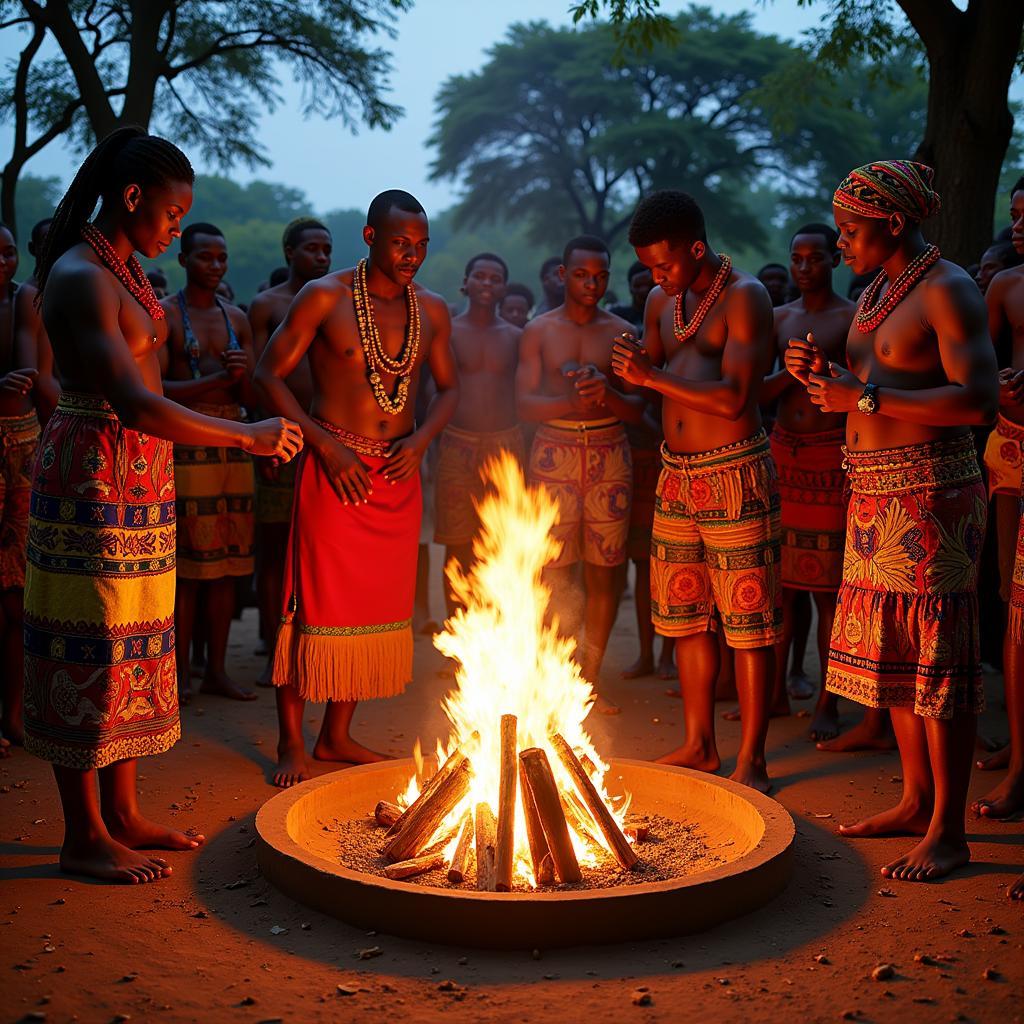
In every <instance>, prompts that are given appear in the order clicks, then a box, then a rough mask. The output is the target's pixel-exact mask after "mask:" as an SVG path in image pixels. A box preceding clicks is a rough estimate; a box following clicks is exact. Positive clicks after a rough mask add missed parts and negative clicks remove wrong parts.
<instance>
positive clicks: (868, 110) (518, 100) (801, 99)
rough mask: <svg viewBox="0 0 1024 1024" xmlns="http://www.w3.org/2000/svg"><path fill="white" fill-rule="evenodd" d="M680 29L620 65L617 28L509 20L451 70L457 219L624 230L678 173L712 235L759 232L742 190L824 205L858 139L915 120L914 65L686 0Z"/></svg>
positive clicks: (555, 230)
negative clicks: (825, 44) (787, 33)
mask: <svg viewBox="0 0 1024 1024" xmlns="http://www.w3.org/2000/svg"><path fill="white" fill-rule="evenodd" d="M673 28H674V30H675V32H676V36H677V39H678V42H677V43H676V44H675V45H671V46H669V45H664V44H661V43H656V44H655V45H654V46H653V47H652V48H651V49H650V51H649V52H646V53H642V54H638V55H637V56H636V57H635V59H634V60H633V61H632V62H631V63H630V64H629V65H628V66H624V67H617V66H616V65H615V63H614V60H615V52H616V29H615V28H614V26H610V25H606V24H595V25H589V26H587V27H586V28H584V29H582V30H580V31H572V30H568V29H554V28H551V27H550V26H549V25H547V24H546V23H533V24H529V25H514V26H513V27H512V28H511V29H510V30H509V33H508V36H507V38H506V39H505V40H504V41H502V42H500V43H498V44H497V45H496V46H494V47H493V48H492V49H491V50H490V51H489V59H488V61H487V63H486V64H485V65H484V67H483V68H481V69H480V70H479V71H478V72H475V73H472V74H468V75H456V76H453V77H452V78H449V79H448V80H447V81H446V82H445V83H444V84H443V85H442V87H441V90H440V92H439V95H438V101H437V102H438V110H439V118H438V122H437V126H436V129H435V133H434V135H433V137H432V139H431V142H432V144H433V145H434V146H435V147H436V149H437V157H436V159H435V161H434V164H433V165H432V174H433V176H434V177H435V178H452V179H461V181H462V183H463V184H464V186H465V190H464V195H463V199H462V202H461V203H460V205H459V207H458V210H457V223H458V224H459V225H460V226H473V225H479V224H483V223H488V222H490V221H491V220H492V219H494V218H498V217H501V218H504V219H506V220H515V221H516V222H525V223H526V225H527V229H528V232H529V237H530V238H531V239H532V240H534V241H535V242H537V243H539V244H540V243H543V244H544V245H545V246H556V247H557V246H558V245H559V244H560V243H561V242H562V241H564V239H565V238H566V237H567V236H568V235H570V234H575V233H577V232H579V231H587V232H593V233H595V234H598V235H602V236H603V237H605V238H606V239H608V240H609V241H611V242H613V243H614V242H615V240H616V239H617V238H619V237H621V235H622V233H623V232H624V228H625V227H626V225H627V224H628V219H629V215H630V212H631V210H632V207H633V205H634V203H635V201H636V198H637V196H638V195H639V194H641V193H643V192H646V191H649V190H651V189H655V188H664V187H677V188H685V189H686V190H687V191H689V192H691V193H692V194H693V195H694V196H695V198H696V199H697V200H698V202H700V203H701V205H702V206H703V207H704V210H705V213H706V214H707V217H708V221H709V223H710V224H711V225H712V230H713V232H714V236H715V238H716V239H720V240H722V241H724V242H725V243H727V244H730V245H732V246H734V247H735V246H736V245H752V246H754V247H758V246H762V245H765V244H766V242H767V240H768V234H769V233H768V228H767V225H766V224H765V223H764V222H763V221H762V220H760V219H758V218H754V217H752V216H751V215H750V210H749V209H748V204H747V203H746V202H745V199H744V197H745V196H747V195H748V194H749V193H750V191H751V189H753V188H754V187H755V186H760V187H771V188H773V189H774V190H775V191H776V192H777V193H778V194H779V197H780V203H781V204H782V206H783V209H780V210H779V211H777V218H776V219H785V217H786V215H787V213H790V212H793V211H799V210H804V209H807V208H810V207H813V208H815V209H820V208H821V207H822V206H824V207H825V208H826V209H827V202H826V200H827V197H828V196H829V195H830V194H831V189H832V187H833V186H834V184H835V182H836V181H838V180H839V178H840V177H841V176H842V174H844V173H845V172H846V171H847V170H848V169H849V168H850V167H851V166H854V165H856V164H858V163H861V162H863V159H864V154H865V153H878V152H886V153H890V152H893V151H894V149H893V147H898V148H897V149H896V150H895V151H903V152H906V151H907V148H908V147H910V145H911V142H916V139H917V138H918V137H919V135H920V131H921V125H922V121H923V109H924V86H923V83H922V82H921V80H920V78H919V77H918V76H917V74H916V72H915V71H914V70H913V69H907V68H903V69H902V70H899V71H894V72H893V74H894V75H896V76H899V77H900V78H901V83H900V88H892V87H890V86H888V85H883V84H882V83H880V82H875V81H874V79H873V78H872V74H871V72H872V70H873V69H872V68H871V67H870V66H869V65H865V64H864V63H860V64H856V65H855V66H854V69H853V70H852V71H851V73H850V74H849V75H848V76H846V77H844V78H843V79H842V80H841V81H833V80H832V79H831V78H829V77H827V76H825V75H824V74H822V73H821V72H820V71H819V70H818V69H817V68H816V67H815V65H814V64H813V62H811V61H810V60H809V59H808V57H807V55H806V54H805V53H804V51H803V50H801V49H800V48H798V47H796V46H794V45H792V44H789V43H786V42H783V41H781V40H779V39H777V38H776V37H774V36H762V35H760V34H758V33H757V32H756V31H754V29H753V27H752V23H751V18H750V16H749V14H740V15H734V16H728V17H726V16H719V15H715V14H714V13H713V12H712V11H711V10H710V9H709V8H707V7H697V6H694V7H691V8H690V9H689V10H688V11H686V12H684V13H682V14H680V15H679V16H678V17H677V18H676V19H675V20H674V22H673Z"/></svg>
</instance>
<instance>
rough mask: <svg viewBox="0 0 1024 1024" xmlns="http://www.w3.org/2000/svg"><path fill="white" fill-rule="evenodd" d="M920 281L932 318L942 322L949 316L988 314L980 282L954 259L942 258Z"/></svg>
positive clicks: (983, 316)
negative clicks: (979, 287)
mask: <svg viewBox="0 0 1024 1024" xmlns="http://www.w3.org/2000/svg"><path fill="white" fill-rule="evenodd" d="M921 283H922V285H923V286H924V287H923V288H922V289H921V292H922V298H923V302H924V308H925V312H926V314H927V315H928V316H929V318H930V319H932V320H934V321H936V322H938V323H940V324H941V323H942V322H943V321H944V320H947V319H956V320H958V321H960V320H963V319H964V318H965V317H974V316H978V317H981V318H985V317H986V307H985V299H984V298H983V297H982V294H981V292H980V291H979V290H978V285H977V283H976V282H975V280H974V278H972V277H971V276H970V275H969V274H968V273H967V272H966V271H965V270H964V269H963V268H962V267H959V266H957V265H956V264H955V263H950V262H949V261H948V260H939V262H938V263H936V264H935V266H934V267H933V268H932V269H931V270H930V271H929V272H928V273H927V274H926V275H925V278H924V280H923V281H922V282H921ZM915 290H916V289H915ZM911 294H913V293H911Z"/></svg>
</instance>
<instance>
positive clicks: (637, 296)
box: [608, 260, 654, 334]
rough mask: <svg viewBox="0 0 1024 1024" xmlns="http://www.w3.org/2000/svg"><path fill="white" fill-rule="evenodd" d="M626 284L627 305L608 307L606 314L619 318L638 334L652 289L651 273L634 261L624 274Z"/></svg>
mask: <svg viewBox="0 0 1024 1024" xmlns="http://www.w3.org/2000/svg"><path fill="white" fill-rule="evenodd" d="M626 283H627V284H628V285H629V298H630V302H629V305H628V306H627V305H621V306H609V307H608V312H609V313H614V314H615V316H621V317H622V319H623V320H628V321H629V322H630V323H631V324H632V325H633V330H634V331H636V332H637V333H638V334H642V333H643V329H644V309H645V308H646V306H647V296H648V295H650V294H651V289H652V288H653V287H654V278H653V277H651V272H650V271H649V270H648V269H647V267H645V266H644V265H643V264H642V263H641V262H640V261H639V260H634V261H633V263H632V264H631V265H630V268H629V270H628V271H627V273H626Z"/></svg>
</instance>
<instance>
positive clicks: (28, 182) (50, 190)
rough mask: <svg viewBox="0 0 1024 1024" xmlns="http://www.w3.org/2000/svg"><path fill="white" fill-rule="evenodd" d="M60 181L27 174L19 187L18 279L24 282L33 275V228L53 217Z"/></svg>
mask: <svg viewBox="0 0 1024 1024" xmlns="http://www.w3.org/2000/svg"><path fill="white" fill-rule="evenodd" d="M60 197H61V189H60V181H59V180H58V179H57V178H41V177H39V176H38V175H36V174H26V175H25V176H24V177H23V178H22V179H21V182H20V185H19V187H18V257H19V260H20V263H19V265H18V279H19V280H24V279H25V278H26V277H29V276H30V275H31V274H32V270H33V267H34V265H35V261H34V260H33V258H32V256H31V255H29V251H28V243H29V236H30V234H31V232H32V226H33V225H34V224H37V223H38V222H39V221H41V220H43V219H44V218H46V217H50V216H52V215H53V208H54V207H55V206H56V205H57V203H58V202H60Z"/></svg>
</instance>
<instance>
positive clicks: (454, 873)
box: [448, 811, 473, 885]
mask: <svg viewBox="0 0 1024 1024" xmlns="http://www.w3.org/2000/svg"><path fill="white" fill-rule="evenodd" d="M472 840H473V817H472V815H471V814H470V813H469V811H466V813H465V814H464V815H463V817H462V824H461V826H460V829H459V841H458V843H456V845H455V853H454V855H453V856H452V862H451V864H450V865H449V866H448V881H449V882H451V883H452V885H459V884H461V883H462V882H464V881H465V880H466V874H467V872H468V870H469V850H470V843H471V842H472Z"/></svg>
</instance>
